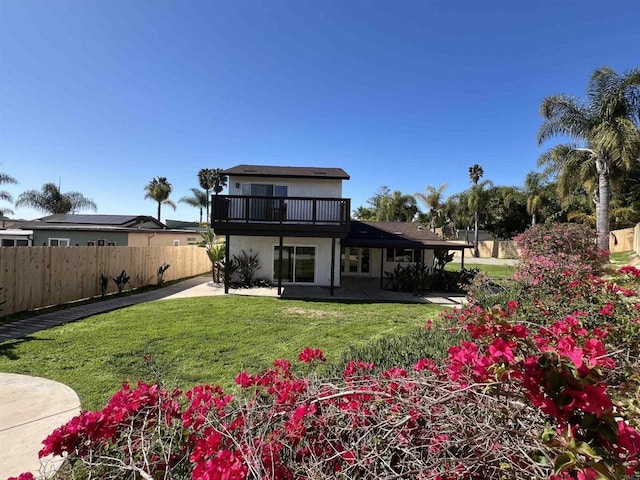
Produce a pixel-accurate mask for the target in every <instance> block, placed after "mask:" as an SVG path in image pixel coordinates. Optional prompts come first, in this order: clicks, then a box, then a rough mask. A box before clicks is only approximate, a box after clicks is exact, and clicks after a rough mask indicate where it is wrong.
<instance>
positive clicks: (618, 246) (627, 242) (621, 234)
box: [609, 228, 635, 253]
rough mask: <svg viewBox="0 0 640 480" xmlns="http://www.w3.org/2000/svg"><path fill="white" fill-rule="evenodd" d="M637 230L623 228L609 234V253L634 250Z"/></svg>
mask: <svg viewBox="0 0 640 480" xmlns="http://www.w3.org/2000/svg"><path fill="white" fill-rule="evenodd" d="M634 230H635V229H633V228H623V229H621V230H612V231H611V233H610V234H609V251H610V252H611V253H617V252H628V251H630V250H633V249H634V248H633V247H634V242H635V238H634V237H635V231H634Z"/></svg>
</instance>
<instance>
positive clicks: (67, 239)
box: [47, 237, 71, 247]
mask: <svg viewBox="0 0 640 480" xmlns="http://www.w3.org/2000/svg"><path fill="white" fill-rule="evenodd" d="M52 240H55V241H57V242H58V245H51V241H52ZM60 241H64V242H66V243H67V244H66V245H60ZM70 244H71V239H69V238H58V237H49V239H48V242H47V246H49V247H68V246H69V245H70Z"/></svg>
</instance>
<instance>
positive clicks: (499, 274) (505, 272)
mask: <svg viewBox="0 0 640 480" xmlns="http://www.w3.org/2000/svg"><path fill="white" fill-rule="evenodd" d="M464 268H466V269H468V270H471V269H472V268H477V269H479V270H480V271H481V272H483V273H484V274H486V275H487V276H488V277H491V278H495V279H503V278H510V277H511V276H512V275H513V272H514V266H513V265H487V264H484V263H473V262H467V261H465V262H464ZM459 269H460V263H448V264H447V265H446V266H445V270H459Z"/></svg>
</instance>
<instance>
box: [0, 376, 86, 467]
mask: <svg viewBox="0 0 640 480" xmlns="http://www.w3.org/2000/svg"><path fill="white" fill-rule="evenodd" d="M0 406H1V408H0V478H3V479H5V478H8V477H12V476H15V477H17V476H18V475H19V474H21V473H24V472H32V473H34V474H37V473H40V474H44V475H47V474H49V475H50V474H52V473H53V472H54V471H55V470H56V469H57V468H58V467H59V466H60V462H61V459H59V458H58V459H53V458H52V457H47V458H43V459H42V460H40V459H39V458H38V451H39V450H40V449H41V448H42V443H40V442H42V440H44V439H45V437H46V436H47V435H49V434H50V433H51V432H52V431H53V430H55V429H56V428H57V427H58V426H60V425H62V424H64V423H66V422H67V421H69V420H70V419H71V418H73V417H74V416H76V415H77V414H78V413H79V412H80V399H79V398H78V395H76V392H74V391H73V390H72V389H71V388H69V387H67V386H66V385H63V384H62V383H58V382H54V381H53V380H47V379H46V378H37V377H30V376H27V375H17V374H14V373H0Z"/></svg>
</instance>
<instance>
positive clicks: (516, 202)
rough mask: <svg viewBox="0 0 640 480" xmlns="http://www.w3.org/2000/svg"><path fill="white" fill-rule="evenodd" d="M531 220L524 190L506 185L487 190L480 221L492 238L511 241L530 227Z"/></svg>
mask: <svg viewBox="0 0 640 480" xmlns="http://www.w3.org/2000/svg"><path fill="white" fill-rule="evenodd" d="M482 183H485V182H482ZM483 213H484V215H483ZM529 220H530V217H529V215H528V214H527V205H526V198H525V195H524V193H523V192H522V190H520V189H519V188H517V187H509V186H504V185H500V186H497V187H491V188H489V189H487V191H486V202H485V204H484V208H483V209H482V211H481V212H480V221H481V222H483V225H484V228H485V229H486V230H487V231H488V232H489V233H490V234H491V236H493V237H494V238H498V239H501V240H508V239H511V238H513V237H514V236H515V235H518V234H519V233H522V232H524V231H525V230H526V229H527V228H528V227H529Z"/></svg>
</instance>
